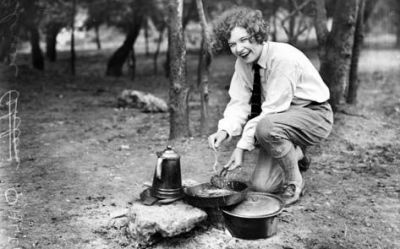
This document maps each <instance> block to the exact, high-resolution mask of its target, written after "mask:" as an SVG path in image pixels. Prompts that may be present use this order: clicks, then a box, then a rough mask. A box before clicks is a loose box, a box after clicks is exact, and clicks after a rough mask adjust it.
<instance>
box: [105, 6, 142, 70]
mask: <svg viewBox="0 0 400 249" xmlns="http://www.w3.org/2000/svg"><path fill="white" fill-rule="evenodd" d="M143 5H144V3H137V6H139V7H137V8H135V12H134V13H133V15H134V17H133V24H132V25H131V26H130V29H129V31H128V34H127V35H126V38H125V41H124V43H123V44H122V46H121V47H119V48H118V49H117V51H115V53H114V54H113V55H112V56H111V58H110V59H109V61H108V64H107V71H106V75H108V76H121V75H122V67H123V65H124V63H125V61H126V59H127V58H128V56H129V52H130V51H131V49H132V47H133V46H134V44H135V41H136V38H137V37H138V35H139V32H140V28H141V26H142V22H143V18H144V10H143V7H144V6H143Z"/></svg>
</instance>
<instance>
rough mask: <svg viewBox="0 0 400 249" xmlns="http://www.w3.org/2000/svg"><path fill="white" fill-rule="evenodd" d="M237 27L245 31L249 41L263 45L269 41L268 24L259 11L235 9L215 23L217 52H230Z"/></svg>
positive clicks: (228, 11) (227, 12) (226, 12)
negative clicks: (232, 33) (232, 34)
mask: <svg viewBox="0 0 400 249" xmlns="http://www.w3.org/2000/svg"><path fill="white" fill-rule="evenodd" d="M235 27H241V28H242V29H245V31H246V32H247V34H248V39H250V38H251V39H253V40H254V41H255V42H256V43H258V44H262V43H263V42H264V41H267V40H268V23H267V22H266V21H265V20H264V19H263V18H262V13H261V11H259V10H252V9H249V8H244V7H235V8H232V9H229V10H227V11H225V12H224V13H223V14H222V15H221V16H220V18H219V19H218V20H217V21H216V22H215V23H213V31H214V35H215V41H214V42H215V44H214V48H215V49H216V50H217V51H221V50H225V51H229V50H230V45H229V44H228V42H229V38H230V37H231V32H230V31H231V30H233V29H234V28H235Z"/></svg>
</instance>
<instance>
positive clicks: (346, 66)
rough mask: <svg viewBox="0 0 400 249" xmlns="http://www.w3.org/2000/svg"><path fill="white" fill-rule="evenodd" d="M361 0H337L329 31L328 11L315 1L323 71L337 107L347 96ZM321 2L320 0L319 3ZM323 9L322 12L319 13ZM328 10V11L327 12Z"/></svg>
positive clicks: (333, 105)
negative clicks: (345, 94) (327, 25)
mask: <svg viewBox="0 0 400 249" xmlns="http://www.w3.org/2000/svg"><path fill="white" fill-rule="evenodd" d="M358 1H359V0H338V1H337V2H336V9H335V13H334V16H333V23H332V30H331V32H329V33H327V28H326V22H324V23H318V22H319V21H320V20H318V19H321V20H323V19H325V20H326V12H325V10H324V9H321V7H323V8H325V6H322V5H323V3H322V4H321V2H320V0H315V1H314V2H315V3H316V5H315V6H316V7H317V9H316V11H317V13H316V20H315V22H316V23H317V24H316V30H317V36H318V42H319V46H320V54H319V56H320V62H321V67H320V73H321V76H322V78H323V80H324V81H325V83H326V84H327V85H328V87H329V89H330V92H331V98H330V103H331V105H332V108H333V109H334V110H337V107H338V106H339V104H341V103H342V102H343V100H344V90H345V88H346V86H347V83H348V80H349V71H350V64H351V56H352V48H353V44H354V31H355V26H356V19H357V18H356V17H357V9H358ZM318 2H320V3H318ZM318 12H320V13H318ZM324 13H325V14H324Z"/></svg>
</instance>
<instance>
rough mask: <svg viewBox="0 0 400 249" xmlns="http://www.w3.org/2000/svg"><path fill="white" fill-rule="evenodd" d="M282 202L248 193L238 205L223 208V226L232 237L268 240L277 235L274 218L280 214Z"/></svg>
mask: <svg viewBox="0 0 400 249" xmlns="http://www.w3.org/2000/svg"><path fill="white" fill-rule="evenodd" d="M283 207H284V203H283V201H282V200H281V199H280V198H279V197H278V196H275V195H272V194H268V193H261V192H248V193H247V195H246V198H245V199H244V200H243V201H242V202H241V203H239V204H237V205H234V206H229V207H223V208H222V209H221V210H222V214H223V216H224V220H225V226H226V228H227V229H228V230H229V232H230V233H231V234H232V236H234V237H237V238H241V239H261V238H268V237H271V236H273V235H275V234H276V233H277V225H278V224H277V222H278V221H277V219H276V217H277V216H278V215H279V214H280V213H281V212H282V209H283Z"/></svg>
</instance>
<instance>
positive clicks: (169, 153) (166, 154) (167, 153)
mask: <svg viewBox="0 0 400 249" xmlns="http://www.w3.org/2000/svg"><path fill="white" fill-rule="evenodd" d="M160 157H161V158H166V159H179V158H180V156H179V155H178V153H176V152H175V151H174V150H173V149H172V146H171V145H168V146H167V148H166V149H165V150H164V151H163V152H162V154H161V156H160Z"/></svg>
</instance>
